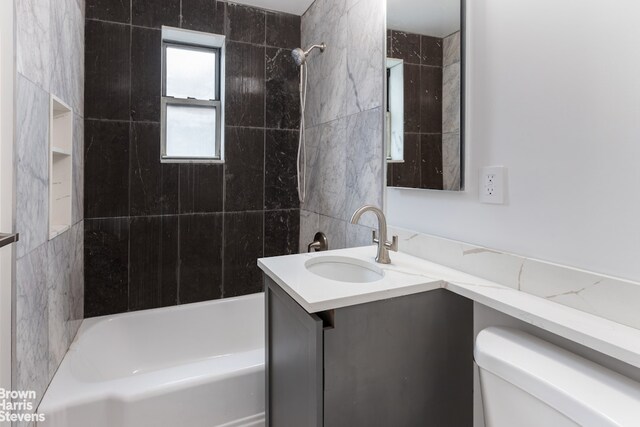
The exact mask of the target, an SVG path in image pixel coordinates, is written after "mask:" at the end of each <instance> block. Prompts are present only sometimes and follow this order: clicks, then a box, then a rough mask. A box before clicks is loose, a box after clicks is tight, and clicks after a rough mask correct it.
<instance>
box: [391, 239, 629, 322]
mask: <svg viewBox="0 0 640 427" xmlns="http://www.w3.org/2000/svg"><path fill="white" fill-rule="evenodd" d="M390 234H395V235H398V236H399V248H400V251H401V252H405V253H408V254H410V255H414V256H417V257H419V258H423V259H427V260H429V261H433V262H435V263H438V264H442V265H445V266H447V267H451V268H454V269H456V270H460V271H463V272H465V273H469V274H472V275H474V276H478V277H481V278H484V279H487V280H491V281H493V282H497V283H499V284H501V285H505V286H509V287H511V288H514V289H518V290H520V291H523V292H526V293H528V294H532V295H536V296H539V297H541V298H545V299H548V300H551V301H555V302H557V303H559V304H562V305H565V306H568V307H572V308H575V309H578V310H581V311H584V312H587V313H590V314H594V315H597V316H600V317H602V318H605V319H608V320H612V321H614V322H618V323H621V324H623V325H627V326H631V327H633V328H637V329H640V312H638V309H637V301H638V300H640V283H638V282H632V281H629V280H623V279H619V278H614V277H610V276H605V275H601V274H597V273H593V272H589V271H585V270H579V269H575V268H571V267H567V266H562V265H558V264H553V263H549V262H545V261H540V260H536V259H531V258H526V257H523V256H519V255H514V254H510V253H506V252H501V251H497V250H493V249H488V248H484V247H480V246H475V245H471V244H467V243H462V242H458V241H454V240H448V239H444V238H441V237H436V236H431V235H427V234H421V233H416V232H413V231H410V230H404V229H401V228H397V227H390Z"/></svg>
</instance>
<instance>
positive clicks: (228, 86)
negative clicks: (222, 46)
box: [225, 41, 265, 127]
mask: <svg viewBox="0 0 640 427" xmlns="http://www.w3.org/2000/svg"><path fill="white" fill-rule="evenodd" d="M225 62H226V71H225V73H226V79H225V80H226V81H225V98H226V106H225V123H226V124H227V125H229V126H251V127H264V120H265V113H264V109H265V105H264V104H265V100H264V94H265V81H264V75H265V48H264V47H261V46H255V45H251V44H247V43H238V42H231V41H230V42H228V43H227V52H226V58H225Z"/></svg>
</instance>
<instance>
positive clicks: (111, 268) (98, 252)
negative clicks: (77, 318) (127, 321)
mask: <svg viewBox="0 0 640 427" xmlns="http://www.w3.org/2000/svg"><path fill="white" fill-rule="evenodd" d="M84 224H85V227H84V233H85V241H84V258H85V303H84V314H85V316H86V317H93V316H102V315H105V314H114V313H122V312H124V311H127V307H128V286H129V284H128V274H129V273H128V270H129V219H128V218H106V219H87V220H85V223H84Z"/></svg>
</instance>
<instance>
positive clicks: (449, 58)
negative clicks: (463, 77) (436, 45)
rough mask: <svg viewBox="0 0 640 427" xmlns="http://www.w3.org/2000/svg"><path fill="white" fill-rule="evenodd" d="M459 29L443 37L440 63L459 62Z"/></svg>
mask: <svg viewBox="0 0 640 427" xmlns="http://www.w3.org/2000/svg"><path fill="white" fill-rule="evenodd" d="M460 53H461V52H460V31H457V32H455V33H453V34H451V35H450V36H448V37H445V38H444V39H443V60H442V65H443V66H444V67H446V66H447V65H451V64H454V63H456V62H460Z"/></svg>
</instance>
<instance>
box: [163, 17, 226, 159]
mask: <svg viewBox="0 0 640 427" xmlns="http://www.w3.org/2000/svg"><path fill="white" fill-rule="evenodd" d="M167 47H180V48H184V49H194V50H209V51H210V50H215V51H216V59H217V61H218V64H217V66H216V70H217V73H216V95H217V97H216V99H215V100H205V99H195V98H175V97H172V96H166V82H167V74H166V70H167V67H166V58H165V56H166V49H167ZM224 83H225V36H222V35H219V34H210V33H203V32H199V31H191V30H183V29H179V28H172V27H166V26H163V27H162V93H161V98H160V99H161V101H160V104H161V105H160V111H161V113H160V115H161V118H160V120H161V125H160V127H161V129H160V135H161V136H160V139H161V146H160V161H161V162H162V163H224V86H225V84H224ZM169 105H184V106H190V107H201V108H204V107H215V110H216V130H215V132H216V139H215V144H216V146H215V155H214V156H213V157H198V156H188V157H175V156H167V107H168V106H169Z"/></svg>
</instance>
